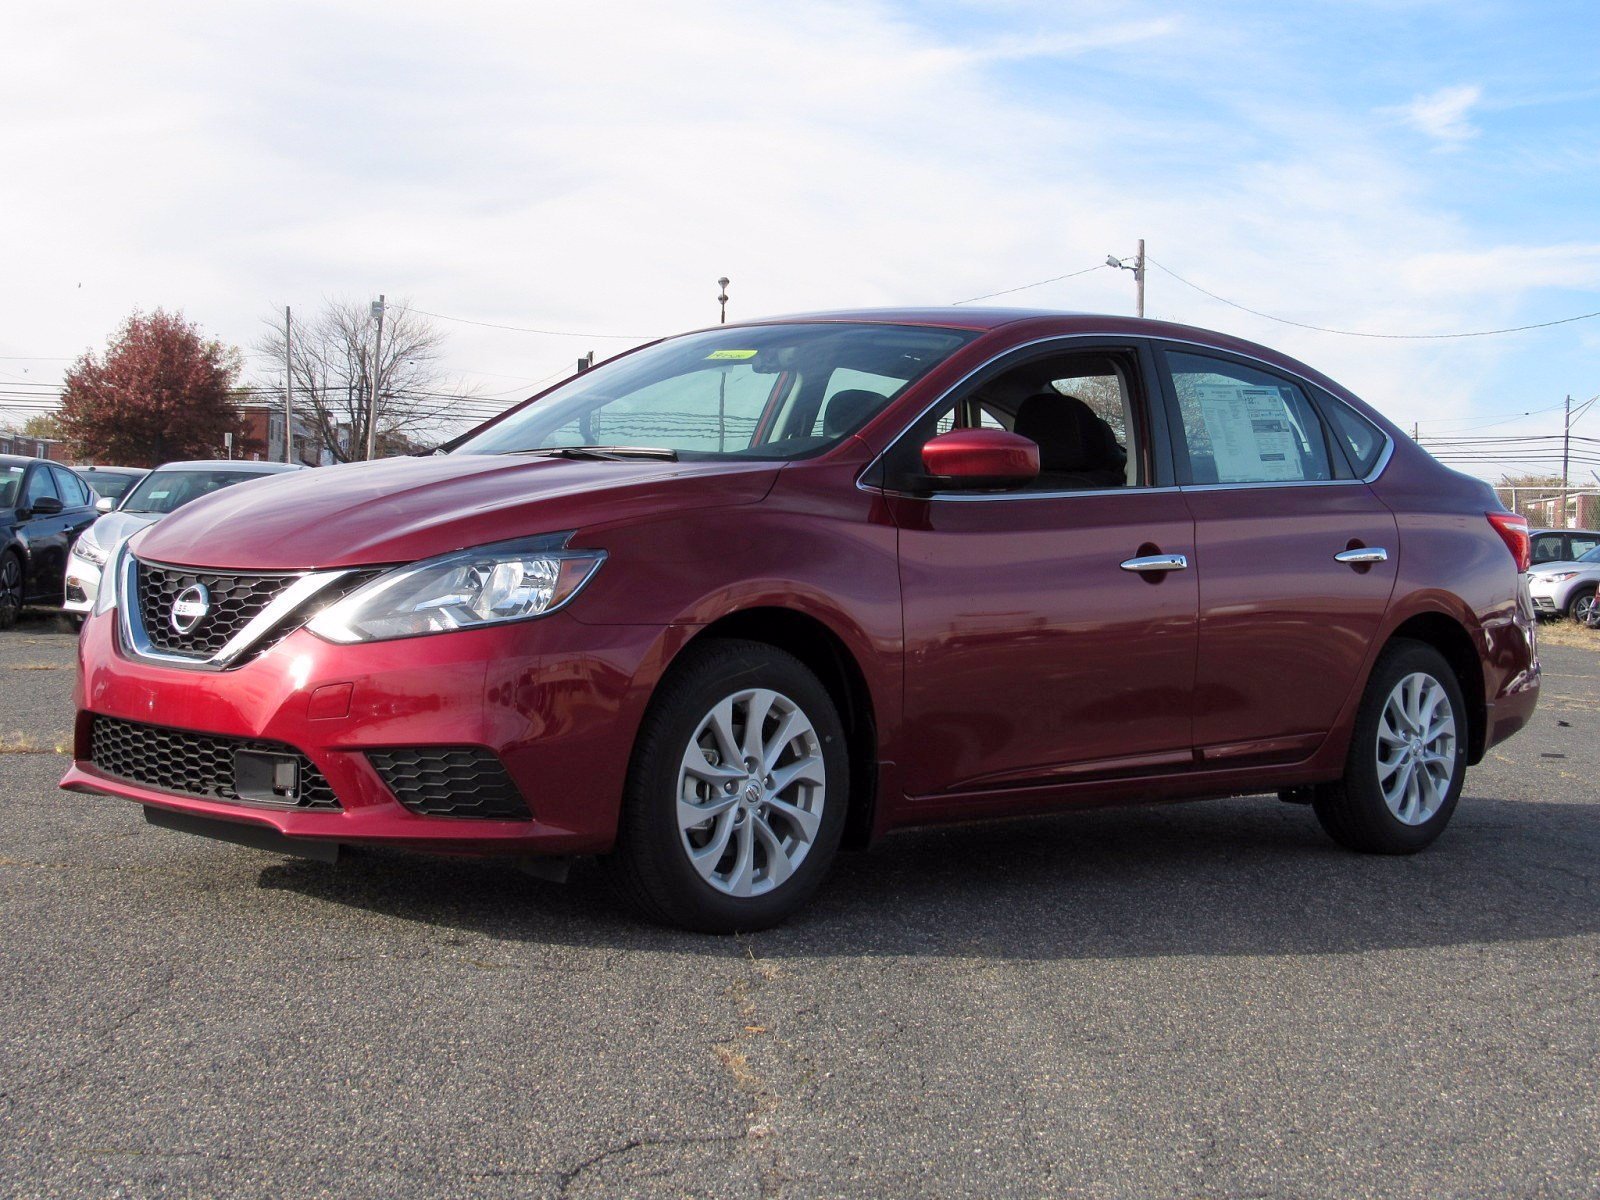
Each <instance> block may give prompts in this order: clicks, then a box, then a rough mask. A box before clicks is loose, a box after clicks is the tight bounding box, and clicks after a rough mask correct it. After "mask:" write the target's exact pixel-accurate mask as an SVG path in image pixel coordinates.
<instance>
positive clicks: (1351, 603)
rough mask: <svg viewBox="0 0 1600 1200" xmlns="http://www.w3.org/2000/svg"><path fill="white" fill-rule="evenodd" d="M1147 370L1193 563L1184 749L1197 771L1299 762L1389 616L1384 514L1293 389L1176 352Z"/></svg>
mask: <svg viewBox="0 0 1600 1200" xmlns="http://www.w3.org/2000/svg"><path fill="white" fill-rule="evenodd" d="M1160 358H1161V361H1162V366H1163V370H1162V383H1163V388H1164V391H1165V393H1166V398H1167V406H1168V413H1169V418H1168V419H1169V422H1170V424H1171V425H1172V427H1173V430H1174V436H1173V443H1174V451H1175V457H1176V459H1177V471H1178V478H1179V482H1180V485H1181V488H1182V491H1183V495H1184V498H1185V500H1186V501H1187V503H1188V507H1189V510H1190V512H1191V513H1192V514H1193V516H1194V521H1195V547H1196V553H1197V557H1198V560H1199V571H1198V576H1199V593H1200V594H1199V609H1200V621H1199V637H1198V649H1199V655H1198V660H1197V672H1196V680H1195V717H1194V732H1195V745H1196V750H1197V752H1198V753H1199V755H1200V758H1201V761H1202V764H1207V765H1212V766H1225V765H1229V764H1238V765H1247V764H1250V763H1256V762H1262V763H1267V762H1292V761H1296V760H1299V759H1303V758H1305V757H1307V756H1308V755H1309V754H1311V753H1312V752H1313V751H1314V750H1315V749H1316V748H1317V747H1318V746H1319V745H1320V744H1321V742H1322V741H1323V739H1324V737H1325V736H1326V734H1327V733H1328V731H1329V730H1330V729H1331V728H1332V727H1333V724H1334V720H1335V718H1336V717H1337V715H1338V713H1339V711H1340V709H1341V708H1342V707H1343V705H1344V703H1345V701H1346V699H1347V698H1348V697H1349V696H1350V694H1351V691H1352V690H1353V689H1354V688H1355V687H1356V685H1357V683H1358V682H1359V679H1360V673H1361V669H1362V665H1363V664H1364V662H1365V661H1366V658H1367V654H1368V650H1369V647H1370V645H1371V642H1372V639H1373V638H1374V637H1375V636H1376V635H1377V632H1378V629H1379V627H1380V625H1381V623H1382V620H1383V615H1384V612H1385V610H1386V609H1387V607H1388V603H1389V597H1390V594H1391V593H1392V592H1393V590H1394V583H1395V578H1396V572H1397V568H1398V554H1399V544H1398V542H1397V540H1396V539H1397V532H1396V525H1395V519H1394V514H1393V513H1392V512H1390V511H1389V509H1388V508H1387V507H1386V506H1385V505H1384V504H1383V503H1382V502H1381V501H1380V500H1379V499H1378V498H1377V496H1376V495H1374V494H1373V492H1372V490H1371V489H1370V488H1369V487H1368V486H1367V485H1366V483H1365V482H1363V481H1362V480H1361V479H1359V478H1356V475H1357V474H1358V473H1361V472H1358V471H1357V469H1356V467H1355V466H1353V465H1352V463H1351V461H1350V459H1351V456H1350V454H1349V453H1348V452H1347V450H1346V449H1345V448H1344V439H1343V438H1342V437H1341V436H1340V435H1339V434H1337V433H1336V432H1335V430H1334V429H1333V428H1332V427H1331V426H1329V425H1328V424H1327V423H1326V421H1325V419H1324V416H1323V415H1322V414H1321V413H1320V412H1319V410H1318V408H1317V407H1316V406H1315V405H1314V404H1313V401H1312V398H1311V391H1312V388H1311V386H1310V385H1309V384H1307V383H1306V382H1305V381H1302V380H1298V379H1295V378H1293V377H1291V376H1288V375H1286V374H1283V373H1280V372H1277V371H1275V370H1272V369H1270V368H1268V367H1266V366H1265V365H1264V364H1260V363H1257V362H1254V361H1253V360H1249V359H1244V358H1239V357H1234V356H1231V355H1227V354H1223V353H1220V352H1214V351H1211V350H1204V351H1201V350H1197V349H1195V348H1193V347H1189V346H1183V345H1177V344H1172V345H1167V346H1164V347H1163V348H1162V349H1161V351H1160ZM1330 399H1331V398H1330ZM1346 418H1354V419H1355V420H1357V421H1361V420H1362V418H1360V417H1359V416H1358V415H1357V414H1355V413H1354V412H1353V411H1351V410H1349V409H1345V412H1344V413H1343V414H1341V415H1340V419H1341V420H1344V419H1346ZM1372 432H1373V433H1374V434H1375V435H1377V436H1379V437H1381V434H1379V433H1378V431H1376V430H1373V431H1372ZM1369 461H1370V460H1369Z"/></svg>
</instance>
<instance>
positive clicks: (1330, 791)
mask: <svg viewBox="0 0 1600 1200" xmlns="http://www.w3.org/2000/svg"><path fill="white" fill-rule="evenodd" d="M1441 706H1448V710H1449V711H1448V714H1447V715H1448V721H1446V720H1444V719H1443V718H1444V717H1445V716H1446V714H1444V713H1443V712H1442V710H1441ZM1419 713H1420V714H1421V716H1422V718H1423V720H1422V722H1421V724H1422V726H1423V728H1422V730H1421V733H1420V735H1419V736H1417V737H1415V738H1413V737H1412V736H1411V730H1412V729H1413V728H1415V726H1414V725H1413V724H1412V717H1413V715H1414V714H1419ZM1430 731H1439V732H1437V733H1436V734H1435V736H1433V737H1432V738H1430V737H1429V736H1428V734H1429V732H1430ZM1468 733H1469V727H1468V718H1467V708H1466V703H1465V700H1464V699H1463V697H1462V694H1461V685H1460V683H1459V682H1458V681H1457V680H1456V676H1455V672H1454V671H1452V670H1451V669H1450V665H1449V664H1448V663H1447V662H1445V660H1444V657H1443V656H1442V655H1441V654H1440V653H1439V652H1438V651H1437V650H1435V649H1434V648H1433V647H1432V646H1429V645H1426V644H1424V643H1422V642H1413V641H1406V640H1400V641H1396V642H1393V643H1391V644H1390V645H1389V646H1388V647H1386V648H1385V649H1384V651H1383V653H1382V654H1381V655H1380V656H1379V657H1378V661H1377V664H1376V665H1375V666H1374V667H1373V670H1372V678H1371V679H1370V680H1368V682H1367V690H1366V692H1365V694H1363V696H1362V698H1361V708H1360V711H1359V712H1358V713H1357V715H1356V726H1355V731H1354V733H1353V734H1352V735H1351V738H1350V751H1349V753H1348V755H1347V756H1346V758H1345V769H1344V777H1343V778H1342V779H1341V780H1339V782H1337V783H1333V784H1327V785H1324V786H1322V787H1319V788H1318V789H1317V793H1316V796H1315V798H1314V799H1313V800H1312V802H1311V804H1312V808H1313V810H1314V811H1315V812H1316V814H1317V820H1318V821H1319V822H1321V824H1322V828H1323V829H1324V830H1325V831H1326V832H1327V834H1328V836H1329V837H1331V838H1332V839H1333V840H1334V841H1336V842H1338V843H1339V844H1340V845H1341V846H1344V847H1346V848H1347V849H1350V850H1357V851H1361V852H1363V853H1367V854H1415V853H1416V852H1417V851H1418V850H1421V849H1423V848H1424V847H1426V846H1428V845H1429V844H1430V843H1431V842H1432V841H1433V840H1434V839H1435V838H1437V837H1438V836H1439V835H1440V834H1441V833H1443V832H1444V828H1445V826H1446V825H1448V824H1449V823H1450V817H1451V814H1453V813H1454V812H1455V808H1456V802H1457V801H1458V800H1459V799H1460V798H1461V786H1462V783H1463V782H1464V781H1465V779H1466V772H1467V738H1468ZM1380 756H1382V758H1383V760H1384V763H1385V765H1383V766H1380ZM1412 781H1415V786H1414V787H1413V786H1412ZM1385 785H1388V792H1387V794H1386V791H1385Z"/></svg>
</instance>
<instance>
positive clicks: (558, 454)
mask: <svg viewBox="0 0 1600 1200" xmlns="http://www.w3.org/2000/svg"><path fill="white" fill-rule="evenodd" d="M512 453H515V454H548V455H551V456H552V457H555V458H585V459H599V460H601V461H603V462H626V461H627V460H628V459H630V458H658V459H660V460H661V461H662V462H677V461H678V452H677V451H676V450H667V449H664V448H662V447H660V446H541V447H539V448H538V449H537V450H518V451H513V452H512Z"/></svg>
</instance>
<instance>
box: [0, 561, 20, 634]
mask: <svg viewBox="0 0 1600 1200" xmlns="http://www.w3.org/2000/svg"><path fill="white" fill-rule="evenodd" d="M21 614H22V560H21V559H20V558H18V557H17V556H16V554H15V553H13V552H12V551H9V550H8V551H6V553H4V554H0V629H10V628H11V627H12V626H13V625H15V624H16V623H17V617H19V616H20V615H21Z"/></svg>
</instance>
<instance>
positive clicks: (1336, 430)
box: [1318, 392, 1389, 478]
mask: <svg viewBox="0 0 1600 1200" xmlns="http://www.w3.org/2000/svg"><path fill="white" fill-rule="evenodd" d="M1318 399H1319V400H1320V401H1321V402H1322V412H1323V415H1324V416H1325V417H1326V418H1327V420H1328V425H1329V426H1330V427H1331V428H1332V430H1333V436H1334V440H1335V441H1337V442H1338V443H1339V445H1340V446H1341V447H1343V448H1344V453H1345V457H1346V458H1348V459H1349V460H1350V466H1351V468H1352V469H1354V471H1355V473H1356V476H1357V477H1358V478H1365V477H1366V476H1367V475H1370V474H1371V473H1372V468H1373V467H1375V466H1377V465H1378V459H1379V458H1380V457H1381V456H1382V455H1383V448H1384V447H1385V446H1386V445H1388V441H1389V439H1388V437H1387V436H1386V435H1385V434H1384V432H1383V430H1381V429H1379V428H1378V427H1377V426H1376V425H1374V424H1373V423H1372V422H1371V421H1369V420H1367V419H1366V418H1365V417H1363V416H1362V415H1361V414H1360V413H1358V412H1357V411H1356V410H1355V409H1353V408H1351V407H1350V406H1349V405H1348V404H1346V403H1345V402H1344V401H1342V400H1338V399H1335V398H1334V397H1333V396H1330V395H1328V394H1327V393H1326V392H1323V393H1322V394H1321V395H1320V396H1319V397H1318Z"/></svg>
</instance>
